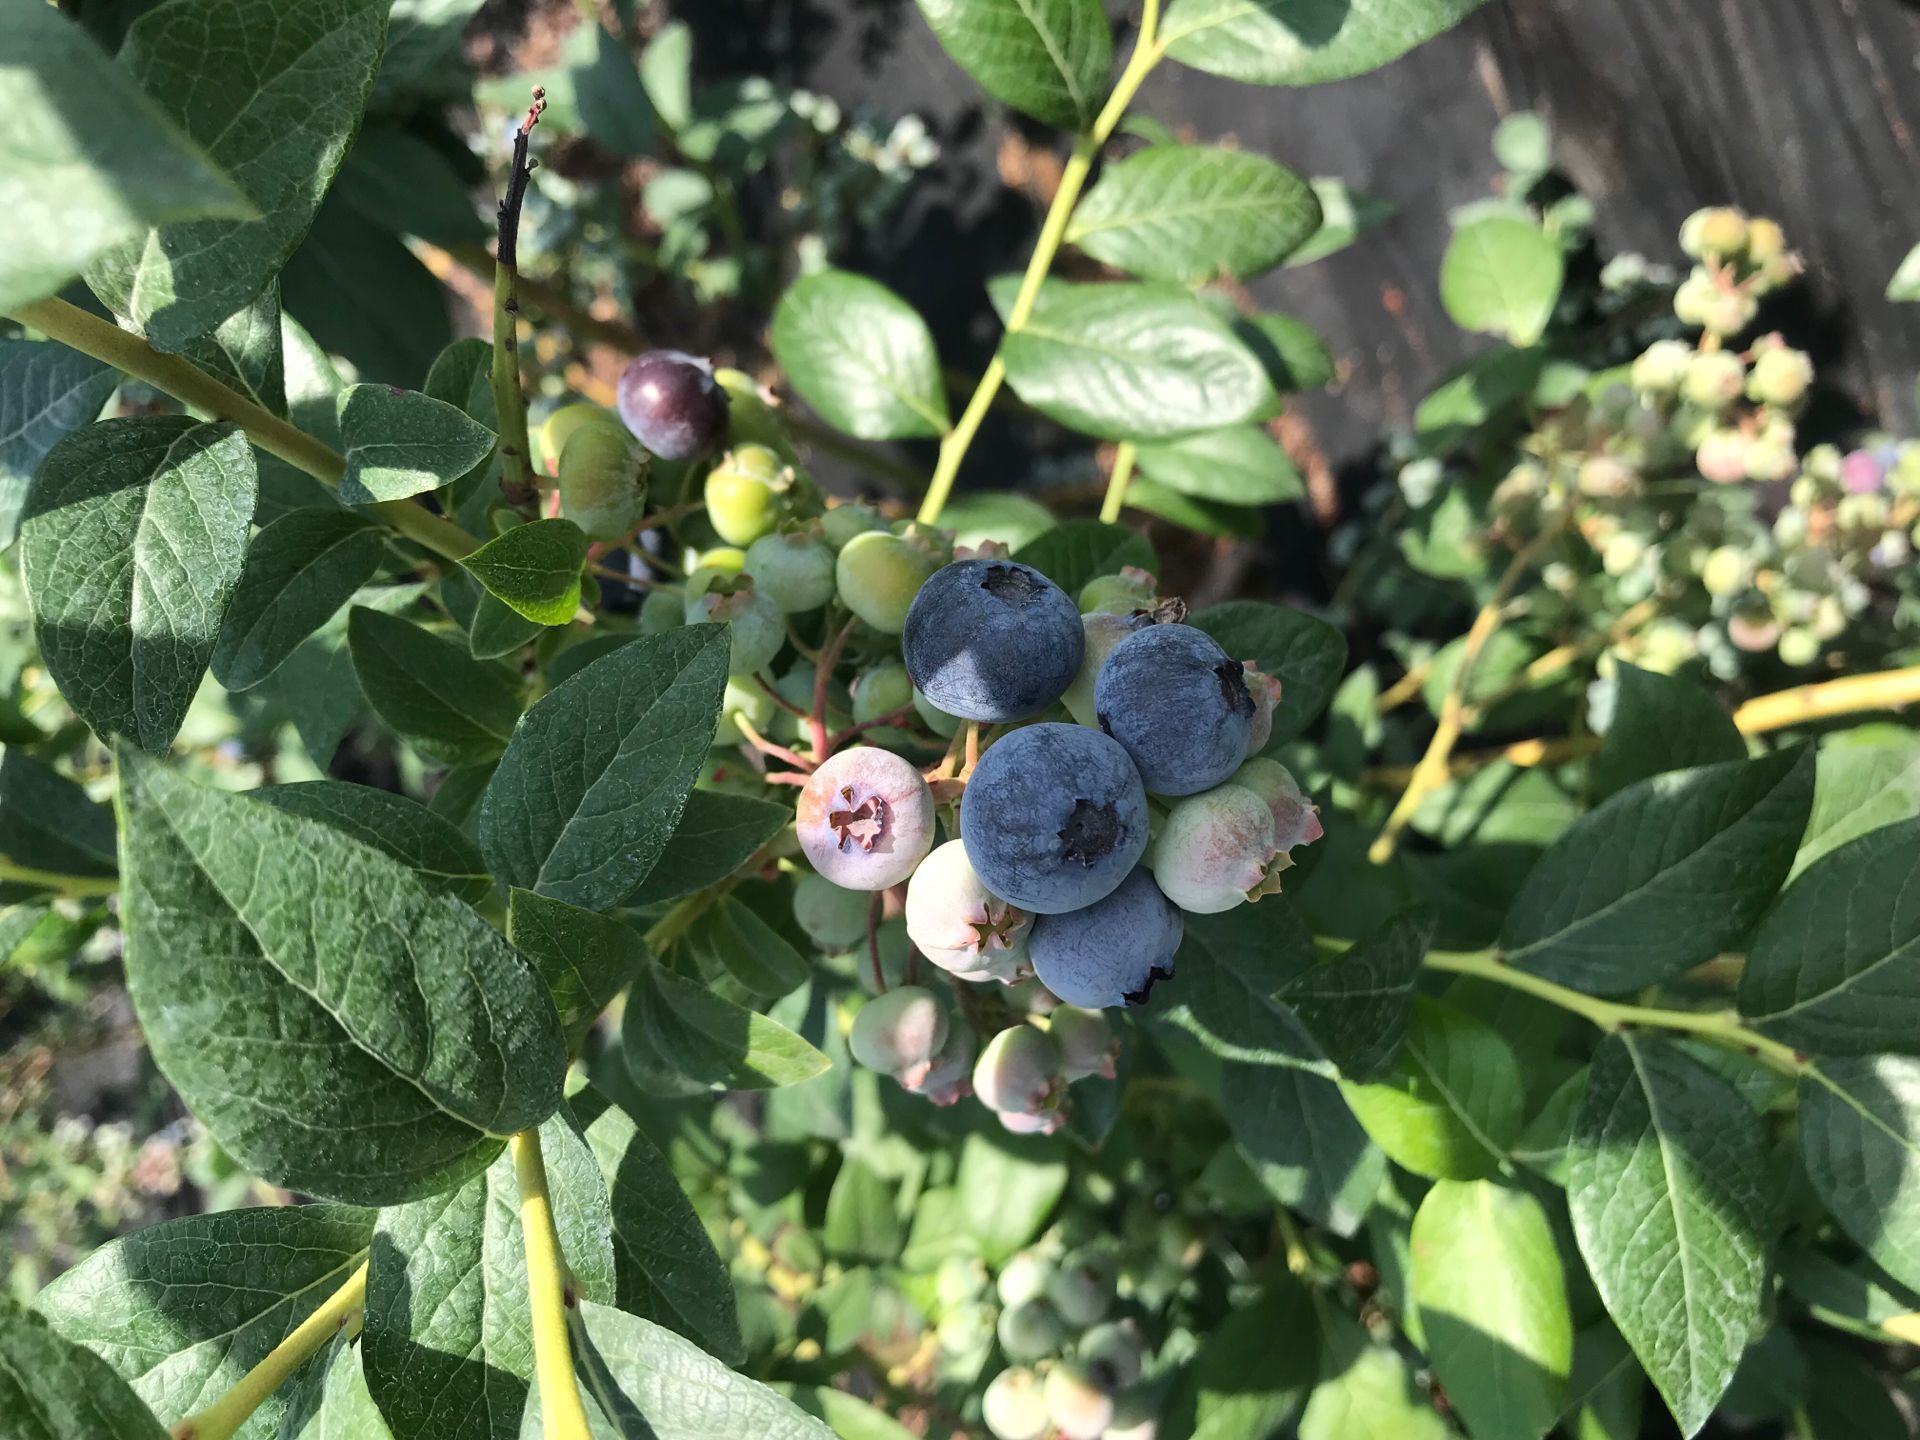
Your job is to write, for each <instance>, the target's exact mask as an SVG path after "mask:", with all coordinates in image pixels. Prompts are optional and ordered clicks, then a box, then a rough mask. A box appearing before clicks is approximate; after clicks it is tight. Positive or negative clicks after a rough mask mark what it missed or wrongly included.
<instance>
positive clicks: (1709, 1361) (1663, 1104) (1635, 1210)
mask: <svg viewBox="0 0 1920 1440" xmlns="http://www.w3.org/2000/svg"><path fill="white" fill-rule="evenodd" d="M1769 1185H1770V1181H1769V1179H1768V1168H1767V1158H1766V1145H1765V1140H1764V1137H1763V1136H1762V1133H1761V1127H1760V1120H1759V1117H1758V1116H1756V1115H1755V1114H1754V1113H1753V1110H1752V1109H1751V1108H1750V1107H1749V1106H1748V1105H1747V1103H1746V1102H1745V1101H1744V1100H1742V1099H1741V1098H1740V1097H1739V1096H1738V1095H1737V1094H1735V1093H1734V1091H1733V1089H1732V1088H1731V1087H1730V1086H1728V1085H1727V1083H1726V1082H1725V1081H1724V1080H1721V1079H1720V1078H1719V1077H1718V1076H1717V1075H1715V1074H1713V1072H1712V1071H1710V1070H1708V1069H1706V1068H1705V1067H1704V1066H1702V1065H1700V1064H1699V1063H1698V1062H1696V1061H1694V1060H1691V1059H1689V1058H1688V1057H1687V1056H1686V1054H1685V1053H1684V1052H1682V1051H1680V1050H1679V1049H1677V1048H1675V1047H1674V1046H1673V1045H1671V1044H1669V1043H1667V1042H1666V1041H1663V1040H1659V1039H1655V1038H1652V1037H1650V1036H1643V1035H1636V1034H1634V1033H1633V1032H1631V1031H1627V1032H1622V1033H1619V1034H1615V1035H1612V1036H1609V1037H1608V1038H1607V1039H1606V1040H1604V1041H1602V1042H1601V1045H1600V1049H1599V1050H1598V1052H1596V1054H1595V1055H1594V1059H1593V1067H1592V1070H1591V1072H1590V1074H1589V1075H1588V1079H1587V1094H1586V1099H1585V1100H1584V1101H1583V1102H1582V1104H1581V1107H1580V1113H1579V1116H1578V1118H1577V1120H1576V1121H1575V1123H1574V1134H1573V1143H1572V1145H1571V1147H1570V1148H1569V1152H1568V1158H1567V1200H1568V1203H1569V1205H1570V1206H1571V1208H1572V1211H1573V1230H1574V1235H1575V1237H1576V1238H1577V1239H1578V1241H1579V1245H1580V1253H1581V1255H1582V1256H1583V1257H1584V1258H1585V1260H1586V1262H1587V1268H1588V1269H1589V1270H1590V1271H1591V1272H1592V1274H1593V1281H1594V1284H1595V1285H1596V1286H1597V1287H1598V1289H1599V1291H1600V1298H1601V1299H1602V1300H1603V1301H1604V1302H1605V1303H1606V1307H1607V1313H1608V1314H1610V1315H1611V1316H1612V1317H1613V1322H1614V1324H1615V1325H1617V1326H1618V1327H1619V1329H1620V1334H1621V1335H1622V1336H1623V1337H1624V1338H1625V1339H1626V1342H1627V1343H1628V1344H1629V1345H1631V1346H1632V1347H1633V1353H1634V1354H1635V1355H1636V1356H1638V1357H1639V1360H1640V1363H1641V1365H1642V1366H1643V1367H1645V1369H1646V1372H1647V1374H1648V1375H1649V1376H1650V1377H1651V1378H1652V1380H1653V1383H1654V1385H1655V1386H1656V1387H1658V1389H1659V1391H1660V1393H1661V1395H1662V1396H1663V1397H1664V1398H1665V1399H1666V1402H1667V1406H1668V1408H1669V1409H1671V1410H1672V1411H1673V1416H1674V1419H1675V1420H1676V1421H1678V1422H1679V1425H1680V1429H1681V1432H1682V1433H1683V1434H1685V1435H1692V1434H1693V1433H1694V1432H1695V1431H1697V1430H1698V1429H1699V1428H1700V1427H1701V1426H1702V1425H1704V1424H1705V1423H1706V1420H1707V1417H1708V1416H1709V1415H1710V1414H1712V1412H1713V1407H1714V1405H1715V1404H1716V1403H1717V1402H1718V1401H1719V1398H1720V1395H1721V1393H1722V1392H1723V1391H1724V1390H1725V1389H1726V1388H1727V1384H1728V1382H1729V1381H1731V1380H1732V1378H1733V1372H1734V1367H1735V1366H1737V1365H1738V1364H1739V1363H1740V1355H1741V1352H1742V1351H1744V1350H1745V1349H1746V1348H1747V1340H1748V1338H1749V1337H1750V1336H1751V1335H1752V1333H1753V1329H1754V1325H1755V1323H1756V1322H1757V1320H1758V1319H1759V1316H1760V1306H1761V1301H1762V1297H1763V1291H1764V1288H1765V1280H1766V1237H1765V1235H1764V1233H1763V1230H1762V1227H1763V1225H1764V1223H1765V1219H1766V1216H1767V1213H1768V1211H1769V1209H1770V1208H1771V1204H1772V1201H1771V1198H1770V1196H1769V1193H1768V1190H1769Z"/></svg>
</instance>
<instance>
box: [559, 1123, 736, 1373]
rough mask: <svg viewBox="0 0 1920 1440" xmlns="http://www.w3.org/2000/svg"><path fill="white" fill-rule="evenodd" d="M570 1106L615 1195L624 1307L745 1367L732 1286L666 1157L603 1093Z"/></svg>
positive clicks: (615, 1235)
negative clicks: (583, 1128) (741, 1363)
mask: <svg viewBox="0 0 1920 1440" xmlns="http://www.w3.org/2000/svg"><path fill="white" fill-rule="evenodd" d="M572 1104H573V1110H574V1114H575V1115H576V1116H577V1117H578V1118H579V1120H580V1123H581V1124H582V1125H583V1126H584V1127H585V1130H586V1137H587V1145H588V1146H589V1148H591V1149H592V1151H593V1156H594V1159H595V1160H596V1161H597V1162H598V1163H599V1166H600V1173H601V1175H602V1176H603V1177H604V1178H605V1180H606V1182H607V1186H608V1188H609V1190H610V1192H611V1195H612V1212H613V1253H614V1262H615V1274H616V1277H617V1286H618V1288H617V1297H618V1299H617V1303H618V1304H619V1306H620V1308H621V1309H622V1310H625V1311H627V1312H628V1313H630V1314H634V1315H640V1316H644V1317H645V1318H646V1319H648V1320H652V1321H653V1322H655V1323H656V1324H659V1325H665V1326H667V1327H668V1328H669V1329H672V1330H677V1331H679V1332H680V1334H682V1335H684V1336H686V1337H687V1338H688V1339H689V1340H691V1341H693V1342H694V1343H695V1344H697V1345H699V1346H701V1347H702V1348H703V1349H705V1350H707V1351H709V1352H711V1353H712V1354H715V1355H717V1356H719V1357H720V1358H721V1359H723V1360H725V1361H727V1362H728V1363H730V1364H738V1363H740V1362H741V1361H744V1360H745V1359H746V1355H747V1352H746V1346H745V1345H744V1344H743V1343H742V1341H741V1339H740V1321H739V1319H738V1317H737V1316H736V1315H735V1313H734V1302H733V1284H732V1282H731V1281H730V1280H728V1278H727V1271H726V1266H725V1265H724V1264H723V1263H722V1262H721V1259H720V1256H719V1254H718V1253H717V1252H716V1251H715V1250H714V1248H713V1241H712V1240H710V1239H709V1238H708V1237H707V1230H706V1227H705V1226H704V1225H702V1224H701V1223H700V1217H699V1215H697V1214H696V1213H695V1212H694V1208H693V1203H692V1202H691V1201H690V1200H688V1199H687V1195H686V1192H685V1191H684V1190H683V1189H681V1187H680V1182H679V1181H678V1180H676V1179H675V1178H674V1175H673V1170H672V1169H671V1167H670V1166H669V1165H668V1164H667V1160H666V1157H665V1156H663V1155H662V1154H661V1153H660V1151H659V1150H658V1149H657V1148H655V1146H654V1143H653V1141H652V1140H650V1139H648V1138H647V1134H646V1132H645V1131H643V1130H641V1129H640V1128H639V1127H638V1126H637V1125H635V1124H634V1122H633V1118H632V1117H631V1116H629V1115H628V1114H627V1112H626V1111H624V1110H622V1109H620V1108H619V1107H618V1106H617V1105H614V1104H613V1103H612V1102H611V1101H609V1100H608V1099H607V1098H606V1097H605V1096H604V1095H602V1094H600V1092H599V1091H597V1090H594V1089H591V1088H588V1089H586V1090H583V1091H581V1092H580V1093H579V1094H577V1095H575V1096H574V1097H573V1102H572Z"/></svg>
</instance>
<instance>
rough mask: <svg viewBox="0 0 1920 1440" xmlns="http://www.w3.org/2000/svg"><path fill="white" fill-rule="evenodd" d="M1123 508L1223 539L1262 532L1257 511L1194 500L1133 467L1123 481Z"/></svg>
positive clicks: (1244, 537) (1255, 536) (1253, 536)
mask: <svg viewBox="0 0 1920 1440" xmlns="http://www.w3.org/2000/svg"><path fill="white" fill-rule="evenodd" d="M1126 503H1127V508H1128V509H1130V510H1138V511H1140V512H1141V513H1143V514H1146V515H1152V516H1154V517H1155V518H1157V519H1160V520H1164V521H1166V522H1167V523H1168V524H1169V525H1177V526H1178V527H1179V528H1180V529H1182V530H1191V531H1192V532H1193V533H1194V534H1196V535H1215V536H1219V537H1220V538H1222V539H1226V540H1258V539H1259V538H1260V537H1261V535H1263V534H1264V533H1265V532H1266V526H1265V524H1264V523H1263V521H1262V518H1261V515H1260V512H1259V511H1257V510H1248V509H1244V508H1241V507H1239V506H1235V505H1221V504H1218V503H1216V502H1214V501H1211V500H1196V499H1194V498H1193V497H1192V496H1191V495H1182V494H1181V493H1180V492H1179V491H1178V490H1172V489H1169V488H1168V487H1167V486H1165V485H1162V484H1161V483H1160V482H1159V481H1158V480H1155V479H1154V478H1153V477H1152V476H1151V475H1142V474H1140V473H1138V472H1137V471H1136V472H1135V473H1134V477H1133V479H1132V480H1130V481H1128V482H1127V501H1126Z"/></svg>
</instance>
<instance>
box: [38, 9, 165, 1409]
mask: <svg viewBox="0 0 1920 1440" xmlns="http://www.w3.org/2000/svg"><path fill="white" fill-rule="evenodd" d="M35 3H36V0H25V5H27V6H31V5H33V4H35ZM11 8H14V9H19V8H23V7H22V6H14V7H11ZM60 23H61V24H65V23H66V22H65V21H61V22H60ZM0 1435H4V1436H5V1437H6V1440H98V1437H100V1436H103V1435H111V1436H113V1437H114V1440H167V1432H166V1431H165V1430H163V1429H162V1428H161V1427H160V1422H159V1421H158V1420H156V1419H155V1418H154V1416H153V1413H152V1412H151V1411H150V1410H148V1409H147V1407H146V1406H145V1405H143V1404H141V1403H140V1400H139V1398H138V1397H137V1396H135V1395H134V1393H133V1392H132V1391H131V1390H129V1389H128V1388H127V1386H126V1382H125V1381H123V1380H121V1379H120V1377H119V1376H117V1375H115V1374H114V1373H113V1371H112V1370H110V1369H108V1368H107V1365H106V1362H105V1361H103V1360H102V1359H100V1357H99V1356H97V1355H95V1354H94V1353H93V1352H92V1351H90V1350H86V1349H83V1348H82V1347H81V1346H78V1345H73V1344H69V1343H68V1342H67V1341H65V1340H63V1339H61V1338H60V1337H59V1336H58V1335H56V1334H54V1332H53V1331H52V1330H51V1329H50V1328H48V1325H47V1322H46V1321H45V1320H43V1319H41V1318H40V1317H39V1316H38V1315H35V1314H34V1313H33V1312H32V1311H30V1310H22V1309H20V1308H19V1307H18V1306H17V1305H15V1304H14V1303H13V1301H11V1300H0Z"/></svg>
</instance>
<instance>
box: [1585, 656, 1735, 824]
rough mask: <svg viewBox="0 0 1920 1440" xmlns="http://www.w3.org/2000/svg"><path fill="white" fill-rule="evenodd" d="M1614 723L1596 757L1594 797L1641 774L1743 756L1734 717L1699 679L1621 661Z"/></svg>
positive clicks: (1609, 791) (1638, 778) (1652, 773)
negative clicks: (1681, 677) (1693, 682)
mask: <svg viewBox="0 0 1920 1440" xmlns="http://www.w3.org/2000/svg"><path fill="white" fill-rule="evenodd" d="M1616 674H1617V675H1618V681H1617V684H1618V687H1619V688H1618V692H1617V697H1616V699H1615V700H1614V708H1613V723H1612V724H1611V725H1610V726H1608V727H1607V736H1606V739H1605V740H1604V741H1603V742H1602V743H1601V746H1600V753H1599V754H1598V755H1596V756H1595V757H1594V761H1593V793H1594V798H1596V799H1600V800H1604V799H1605V798H1606V797H1607V796H1609V795H1611V794H1613V793H1614V792H1615V791H1618V790H1624V789H1626V788H1627V786H1629V785H1631V784H1633V783H1634V781H1636V780H1645V779H1646V778H1647V777H1648V776H1650V775H1659V774H1663V773H1664V772H1666V771H1668V770H1687V769H1690V768H1692V767H1693V766H1695V765H1711V764H1714V763H1715V762H1717V761H1721V760H1744V759H1746V757H1747V742H1746V741H1745V740H1743V739H1741V738H1740V730H1739V727H1738V726H1736V725H1735V724H1734V723H1733V717H1732V716H1731V715H1729V714H1728V713H1727V712H1726V711H1725V710H1724V709H1722V708H1721V705H1720V702H1719V701H1717V700H1715V699H1714V698H1713V696H1711V695H1709V694H1708V693H1707V692H1706V691H1705V690H1702V689H1701V688H1700V687H1699V686H1698V685H1694V684H1691V683H1689V682H1688V681H1685V680H1682V679H1680V678H1679V677H1677V676H1673V675H1661V674H1657V673H1656V672H1654V671H1652V670H1642V669H1641V668H1640V667H1639V666H1638V665H1629V664H1627V663H1626V661H1624V660H1623V661H1620V662H1619V663H1618V665H1617V667H1616Z"/></svg>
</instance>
